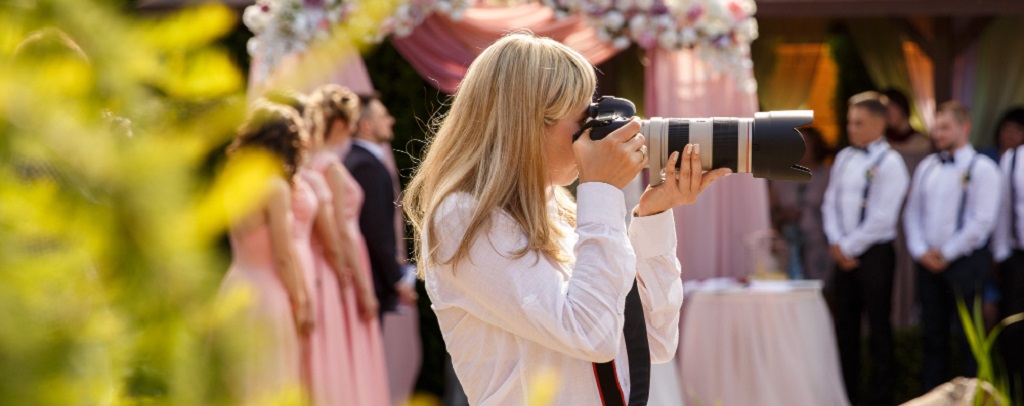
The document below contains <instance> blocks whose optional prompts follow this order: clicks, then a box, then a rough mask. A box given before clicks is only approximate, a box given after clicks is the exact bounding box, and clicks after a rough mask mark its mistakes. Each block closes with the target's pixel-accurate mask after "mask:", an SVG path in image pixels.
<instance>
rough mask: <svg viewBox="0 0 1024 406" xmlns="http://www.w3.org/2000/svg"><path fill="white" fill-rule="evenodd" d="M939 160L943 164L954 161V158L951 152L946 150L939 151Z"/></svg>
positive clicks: (949, 163) (950, 163)
mask: <svg viewBox="0 0 1024 406" xmlns="http://www.w3.org/2000/svg"><path fill="white" fill-rule="evenodd" d="M939 160H940V161H942V164H943V165H952V164H954V163H956V159H954V157H953V154H950V153H948V152H940V153H939Z"/></svg>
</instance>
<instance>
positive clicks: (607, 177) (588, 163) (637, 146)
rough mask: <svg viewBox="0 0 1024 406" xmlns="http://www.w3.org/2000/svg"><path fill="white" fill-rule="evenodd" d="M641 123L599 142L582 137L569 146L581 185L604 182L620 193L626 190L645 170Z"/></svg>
mask: <svg viewBox="0 0 1024 406" xmlns="http://www.w3.org/2000/svg"><path fill="white" fill-rule="evenodd" d="M639 131H640V120H639V119H637V118H636V117H633V118H632V119H631V120H630V122H629V123H628V124H626V125H624V126H622V127H620V128H619V129H617V130H615V131H613V132H612V133H611V134H608V136H607V137H605V138H604V139H601V140H597V141H594V140H592V139H590V131H589V130H588V131H587V132H586V133H584V134H583V135H582V136H580V138H579V139H578V140H576V142H575V143H573V145H572V149H573V153H574V154H575V155H576V166H577V167H578V168H579V172H580V183H586V182H604V183H607V184H609V185H612V186H615V187H617V188H619V189H622V188H624V187H626V185H628V184H629V182H630V181H632V180H633V178H635V177H636V174H637V173H640V170H641V169H643V168H644V167H645V166H647V147H646V146H644V135H643V134H640V133H639Z"/></svg>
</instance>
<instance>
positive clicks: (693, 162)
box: [636, 144, 732, 216]
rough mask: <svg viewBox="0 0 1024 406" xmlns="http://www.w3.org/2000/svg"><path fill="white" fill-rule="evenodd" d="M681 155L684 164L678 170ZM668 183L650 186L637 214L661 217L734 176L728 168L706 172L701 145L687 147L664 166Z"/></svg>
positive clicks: (641, 198) (641, 200)
mask: <svg viewBox="0 0 1024 406" xmlns="http://www.w3.org/2000/svg"><path fill="white" fill-rule="evenodd" d="M680 155H682V160H683V163H682V165H680V167H679V169H676V162H679V159H680ZM665 167H666V169H665V182H662V184H660V185H658V186H648V187H647V190H646V191H644V194H643V195H642V196H640V204H639V205H637V210H636V215H638V216H648V215H651V214H658V213H661V212H663V211H665V210H668V209H671V208H673V207H675V206H678V205H681V204H690V203H693V202H695V201H697V196H698V195H700V193H701V192H703V191H704V189H706V188H707V187H708V185H710V184H711V182H714V181H715V180H717V179H718V178H721V177H723V176H725V175H728V174H730V173H732V170H730V169H728V168H720V169H715V170H713V171H708V172H707V173H703V169H701V166H700V145H698V144H687V145H686V148H683V151H682V153H680V152H679V151H675V152H673V153H672V155H671V156H670V157H669V158H668V164H667V165H665Z"/></svg>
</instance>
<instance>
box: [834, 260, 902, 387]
mask: <svg viewBox="0 0 1024 406" xmlns="http://www.w3.org/2000/svg"><path fill="white" fill-rule="evenodd" d="M857 259H858V260H859V261H860V266H859V267H858V268H856V269H853V270H850V271H844V270H842V269H839V268H838V267H837V268H836V269H835V271H834V273H833V280H834V281H835V283H834V285H835V309H834V312H835V315H834V317H835V326H836V340H837V341H838V344H839V360H840V362H841V363H842V368H843V383H844V384H845V386H846V395H847V397H849V398H850V403H852V404H854V405H856V404H860V391H859V389H860V385H859V382H860V338H861V332H860V328H861V318H862V315H863V314H864V313H866V314H867V318H868V328H869V331H868V350H869V352H870V355H871V377H870V381H869V382H870V388H871V389H870V391H869V395H868V399H866V402H865V403H864V404H868V405H889V404H892V390H893V381H892V369H893V339H892V321H891V315H892V284H893V270H894V269H895V267H896V252H895V250H894V249H893V245H892V243H891V242H887V243H883V244H876V245H873V246H872V247H871V248H869V249H868V250H867V251H865V252H864V253H863V254H861V256H860V257H858V258H857Z"/></svg>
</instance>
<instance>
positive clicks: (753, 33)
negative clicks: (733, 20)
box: [735, 18, 758, 44]
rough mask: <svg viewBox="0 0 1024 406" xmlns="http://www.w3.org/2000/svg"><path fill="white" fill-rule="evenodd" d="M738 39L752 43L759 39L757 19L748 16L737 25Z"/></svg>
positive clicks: (740, 41) (741, 41)
mask: <svg viewBox="0 0 1024 406" xmlns="http://www.w3.org/2000/svg"><path fill="white" fill-rule="evenodd" d="M735 32H736V41H737V42H739V43H744V44H746V43H750V42H753V41H754V40H755V39H757V35H758V34H757V20H754V19H753V18H748V19H745V20H743V21H740V23H739V24H737V25H736V30H735Z"/></svg>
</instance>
